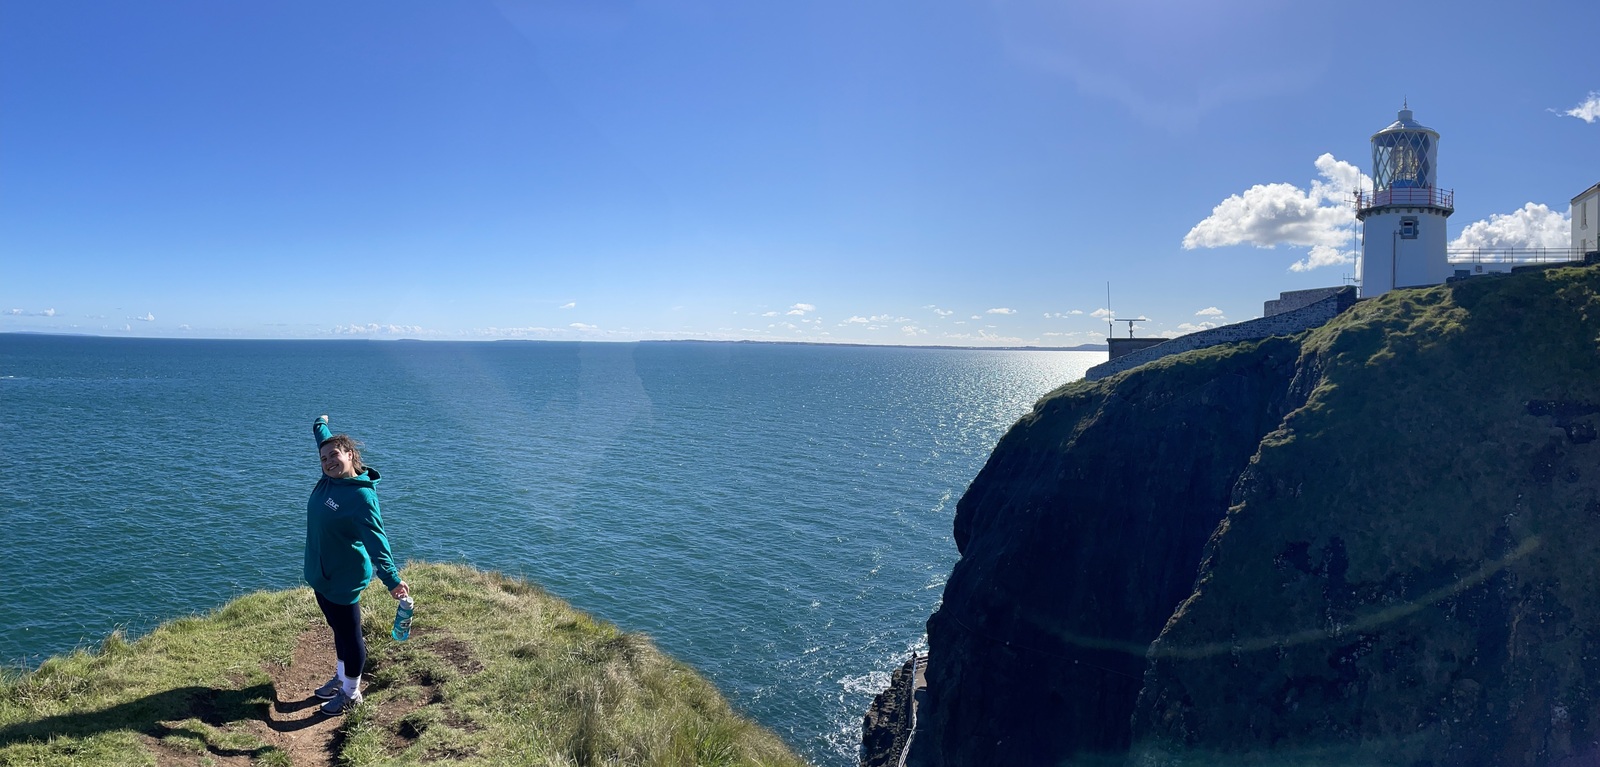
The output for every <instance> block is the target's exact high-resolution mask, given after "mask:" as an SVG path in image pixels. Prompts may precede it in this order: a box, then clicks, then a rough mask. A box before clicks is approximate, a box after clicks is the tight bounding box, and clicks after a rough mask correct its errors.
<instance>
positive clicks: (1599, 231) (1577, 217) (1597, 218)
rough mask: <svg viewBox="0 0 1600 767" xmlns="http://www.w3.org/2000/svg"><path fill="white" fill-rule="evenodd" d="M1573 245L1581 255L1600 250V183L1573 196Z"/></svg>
mask: <svg viewBox="0 0 1600 767" xmlns="http://www.w3.org/2000/svg"><path fill="white" fill-rule="evenodd" d="M1572 247H1573V249H1575V250H1576V251H1577V252H1578V253H1579V254H1580V255H1581V254H1583V253H1592V252H1594V251H1596V250H1600V184H1595V185H1594V186H1591V187H1589V188H1588V189H1585V190H1583V193H1582V194H1580V195H1578V196H1577V197H1574V198H1572Z"/></svg>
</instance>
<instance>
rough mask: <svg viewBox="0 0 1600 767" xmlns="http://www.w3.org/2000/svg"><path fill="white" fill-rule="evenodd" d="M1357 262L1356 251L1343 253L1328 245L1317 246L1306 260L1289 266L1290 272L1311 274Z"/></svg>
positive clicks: (1307, 255) (1308, 254)
mask: <svg viewBox="0 0 1600 767" xmlns="http://www.w3.org/2000/svg"><path fill="white" fill-rule="evenodd" d="M1354 260H1355V251H1353V250H1352V251H1343V250H1340V249H1338V248H1333V247H1329V246H1327V245H1317V246H1314V247H1312V248H1311V252H1310V253H1307V254H1306V257H1305V258H1302V259H1300V260H1299V261H1296V262H1294V263H1292V264H1290V265H1289V271H1292V272H1309V271H1311V270H1312V269H1321V268H1322V267H1324V266H1338V265H1339V264H1348V263H1350V262H1351V261H1354Z"/></svg>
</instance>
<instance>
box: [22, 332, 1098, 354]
mask: <svg viewBox="0 0 1600 767" xmlns="http://www.w3.org/2000/svg"><path fill="white" fill-rule="evenodd" d="M0 336H61V337H63V338H109V339H121V340H129V341H285V342H301V341H319V342H326V341H339V342H367V341H377V342H387V343H406V342H409V343H428V344H439V343H444V344H482V343H521V344H761V345H768V346H854V347H862V348H867V349H952V350H962V351H980V352H1103V351H1106V345H1105V344H1079V345H1077V346H954V345H942V344H921V345H919V344H864V343H848V342H837V341H757V340H747V339H730V340H722V339H711V338H666V339H645V340H638V341H603V340H599V339H595V340H554V339H545V338H485V339H481V340H474V339H439V340H432V339H426V338H177V337H173V336H109V335H98V334H95V333H51V332H46V331H38V330H7V331H0Z"/></svg>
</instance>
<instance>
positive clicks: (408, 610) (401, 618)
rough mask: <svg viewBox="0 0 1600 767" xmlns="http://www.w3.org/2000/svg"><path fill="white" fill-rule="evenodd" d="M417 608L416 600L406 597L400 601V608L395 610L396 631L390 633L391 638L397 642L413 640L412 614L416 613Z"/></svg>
mask: <svg viewBox="0 0 1600 767" xmlns="http://www.w3.org/2000/svg"><path fill="white" fill-rule="evenodd" d="M416 606H417V603H416V600H414V599H412V598H411V597H405V598H404V599H401V600H400V606H399V607H396V608H395V610H394V630H393V631H390V632H389V636H392V637H394V639H395V641H396V642H404V641H406V640H407V639H410V638H411V614H412V613H413V612H415V611H416V610H415V608H416Z"/></svg>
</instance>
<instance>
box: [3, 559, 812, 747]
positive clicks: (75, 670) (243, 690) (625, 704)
mask: <svg viewBox="0 0 1600 767" xmlns="http://www.w3.org/2000/svg"><path fill="white" fill-rule="evenodd" d="M404 575H405V578H406V580H407V581H408V582H409V583H410V584H411V586H412V589H413V591H415V592H416V593H417V595H418V601H419V608H418V621H417V624H418V625H417V628H416V630H415V632H414V633H413V635H412V638H411V640H410V641H408V642H404V643H400V642H395V641H393V640H391V639H390V638H389V636H388V631H387V628H388V626H387V623H388V620H389V619H390V618H391V617H392V613H389V612H388V610H389V609H392V605H393V602H392V601H391V600H389V599H388V598H387V596H386V595H385V594H383V593H382V592H381V591H379V590H378V589H377V588H376V587H374V588H373V589H371V590H370V592H369V594H368V595H367V599H366V600H364V603H365V604H367V605H370V606H371V607H369V609H368V610H367V611H366V615H365V620H366V627H365V628H366V634H367V637H368V651H369V653H370V655H371V658H370V660H369V661H368V665H367V674H366V677H365V682H366V685H365V694H366V702H365V703H364V704H363V705H362V706H361V707H360V708H359V709H357V710H356V711H355V712H354V713H352V714H351V715H349V716H346V717H342V718H327V717H322V716H320V715H318V714H317V713H316V709H315V705H314V704H315V702H316V701H314V700H313V699H310V697H309V695H310V692H311V690H312V689H313V688H315V687H316V686H317V685H318V684H320V683H321V682H322V681H324V680H326V679H327V677H328V676H329V675H330V674H331V670H332V668H333V662H334V659H333V654H332V650H331V647H332V641H331V637H330V635H329V634H328V633H327V628H326V626H324V625H323V624H322V617H321V614H320V613H319V612H318V610H317V607H316V604H315V602H314V601H313V599H312V597H311V593H310V591H309V590H307V589H304V588H301V589H296V590H292V591H280V592H262V593H256V594H251V595H248V596H245V597H241V598H239V599H237V600H234V601H233V602H230V603H229V604H227V605H225V606H223V607H222V608H220V609H218V610H217V611H215V612H214V613H212V614H210V615H208V616H204V617H193V618H184V619H181V620H177V621H173V622H170V623H167V624H165V625H163V626H162V627H160V628H158V629H157V630H155V631H154V632H152V633H151V634H150V635H148V636H145V637H143V638H141V639H139V640H138V641H136V642H127V641H124V640H123V638H122V637H120V636H118V635H113V636H112V637H110V638H108V639H107V640H106V641H105V642H104V644H103V645H102V646H101V648H100V649H99V650H98V651H96V652H85V651H80V652H76V653H73V654H71V655H67V656H61V657H56V658H52V659H50V660H48V661H46V662H45V663H44V664H43V665H41V666H40V667H39V668H38V669H37V670H36V671H34V672H32V673H29V674H26V675H23V676H20V677H13V678H9V679H6V680H5V681H4V682H0V765H11V764H17V765H24V764H26V765H94V764H107V765H111V764H115V765H122V764H160V765H168V764H176V765H254V764H260V765H301V764H347V765H379V764H417V763H428V762H441V761H447V762H451V763H462V764H526V765H591V764H630V765H631V764H637V765H743V764H751V765H800V764H803V763H802V762H801V760H800V759H799V758H798V757H796V756H795V755H794V754H793V753H791V752H790V751H789V750H788V749H787V748H786V747H785V746H784V745H783V743H782V742H781V741H780V740H779V739H778V738H777V737H776V736H774V735H773V734H772V733H770V732H768V731H766V730H764V729H762V728H760V727H758V726H756V725H755V724H753V723H751V722H749V721H747V720H745V719H743V718H741V717H740V716H739V715H737V714H736V713H735V712H734V711H733V710H732V709H731V708H730V707H729V706H728V703H727V702H726V701H725V700H724V699H723V698H722V696H721V695H720V694H718V692H717V691H716V689H715V688H713V687H712V686H711V685H710V684H709V683H708V682H706V681H705V680H704V679H703V678H701V677H700V676H699V675H698V674H696V673H695V672H694V671H693V670H692V669H690V668H689V667H687V666H685V665H683V664H681V663H679V662H677V661H674V660H672V659H671V658H668V657H666V656H665V655H663V654H662V653H661V652H660V651H658V650H657V649H656V648H655V647H654V646H653V645H652V644H651V643H650V641H649V639H647V638H645V637H643V636H640V635H635V634H625V633H622V632H621V631H619V630H618V629H617V628H616V627H614V626H611V625H609V624H606V623H602V622H599V621H596V620H594V619H593V618H591V617H589V616H587V615H585V614H583V613H581V612H579V611H577V610H575V609H573V608H572V607H571V606H569V605H567V604H566V603H565V602H562V601H561V600H559V599H556V598H554V597H552V596H550V595H549V594H547V593H545V592H544V591H542V590H541V589H539V588H538V587H537V586H534V585H531V584H529V583H527V582H526V581H522V580H518V579H514V578H509V577H506V576H502V575H498V574H493V573H484V572H479V571H475V570H472V569H470V568H466V567H461V566H454V565H440V564H423V565H412V566H410V567H408V568H406V570H405V572H404Z"/></svg>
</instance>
